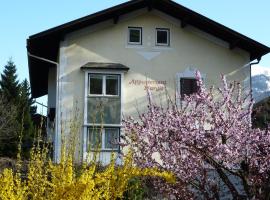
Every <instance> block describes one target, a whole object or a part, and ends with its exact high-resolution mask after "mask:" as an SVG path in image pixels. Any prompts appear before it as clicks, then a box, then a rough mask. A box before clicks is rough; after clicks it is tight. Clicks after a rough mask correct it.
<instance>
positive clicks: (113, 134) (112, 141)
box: [105, 128, 119, 149]
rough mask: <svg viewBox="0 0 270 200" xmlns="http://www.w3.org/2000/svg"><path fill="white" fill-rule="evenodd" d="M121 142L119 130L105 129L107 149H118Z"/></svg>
mask: <svg viewBox="0 0 270 200" xmlns="http://www.w3.org/2000/svg"><path fill="white" fill-rule="evenodd" d="M117 142H119V129H118V128H106V129H105V148H106V149H118V144H116V143H117Z"/></svg>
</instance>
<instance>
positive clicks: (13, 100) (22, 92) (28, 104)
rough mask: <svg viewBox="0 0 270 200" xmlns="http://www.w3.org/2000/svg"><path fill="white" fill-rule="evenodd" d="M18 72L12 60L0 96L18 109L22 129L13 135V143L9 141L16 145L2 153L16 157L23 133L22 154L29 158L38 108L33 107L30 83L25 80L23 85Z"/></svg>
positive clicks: (0, 81)
mask: <svg viewBox="0 0 270 200" xmlns="http://www.w3.org/2000/svg"><path fill="white" fill-rule="evenodd" d="M16 72H17V70H16V66H15V64H14V62H13V61H12V60H11V59H10V60H9V61H8V62H7V64H6V66H5V68H4V71H3V73H2V74H1V80H0V95H1V96H2V97H3V98H4V99H6V101H7V102H8V103H9V104H10V105H14V107H16V112H15V113H14V114H15V119H16V121H17V124H18V127H21V128H19V129H17V131H16V133H13V135H14V137H13V138H12V139H10V140H12V141H9V142H10V143H12V144H14V145H12V146H10V145H9V148H2V150H1V151H3V152H0V153H1V154H2V155H4V156H5V155H6V156H9V157H16V155H17V148H18V142H19V134H21V133H22V153H23V156H26V157H28V155H29V151H30V148H31V146H32V142H33V138H34V128H33V122H32V116H33V115H34V114H35V113H36V107H35V106H33V104H34V101H33V99H32V98H31V96H30V86H29V83H28V81H27V80H26V79H25V80H24V81H23V82H22V83H19V81H18V80H17V74H16ZM7 150H8V151H7ZM10 152H13V153H12V154H11V153H10Z"/></svg>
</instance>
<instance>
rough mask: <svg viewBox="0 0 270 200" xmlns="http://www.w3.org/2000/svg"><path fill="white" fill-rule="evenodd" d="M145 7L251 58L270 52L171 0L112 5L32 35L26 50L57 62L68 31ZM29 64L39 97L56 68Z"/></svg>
mask: <svg viewBox="0 0 270 200" xmlns="http://www.w3.org/2000/svg"><path fill="white" fill-rule="evenodd" d="M142 8H147V9H148V11H151V10H152V9H156V10H159V11H161V12H164V13H165V14H167V15H170V16H172V17H174V18H176V19H178V20H179V24H180V26H181V27H182V28H185V27H186V26H187V25H192V26H194V27H196V28H198V29H200V30H202V31H204V32H206V33H208V34H210V35H213V36H215V37H217V38H220V39H221V40H224V41H226V42H228V43H229V44H230V48H231V49H233V48H235V47H238V48H241V49H244V50H246V51H247V52H249V53H250V58H251V60H254V59H256V58H257V59H258V58H260V57H261V56H263V55H265V54H267V53H268V52H270V48H269V47H267V46H265V45H263V44H261V43H259V42H257V41H255V40H252V39H250V38H248V37H246V36H244V35H242V34H240V33H238V32H236V31H233V30H232V29H229V28H227V27H225V26H223V25H222V24H219V23H217V22H215V21H213V20H211V19H209V18H207V17H205V16H203V15H200V14H198V13H196V12H194V11H192V10H190V9H188V8H186V7H184V6H181V5H179V4H177V3H175V2H173V1H171V0H133V1H129V2H127V3H123V4H120V5H117V6H114V7H111V8H109V9H106V10H103V11H100V12H97V13H94V14H91V15H88V16H86V17H83V18H80V19H77V20H74V21H71V22H68V23H65V24H63V25H60V26H57V27H54V28H52V29H49V30H46V31H43V32H41V33H38V34H35V35H32V36H30V37H29V39H28V40H27V49H28V51H29V52H30V53H31V54H34V55H36V56H40V57H44V58H46V59H49V60H52V61H56V60H57V56H58V50H59V43H60V41H61V40H62V39H63V38H64V36H65V35H66V34H68V33H71V32H74V31H76V30H80V29H82V28H85V27H88V26H91V25H94V24H97V23H100V22H103V21H106V20H112V22H113V23H117V22H118V19H119V17H120V16H122V15H124V14H127V13H130V12H133V11H136V10H138V9H142ZM28 63H29V73H30V83H31V88H32V96H33V97H39V96H42V95H45V94H47V80H48V69H49V67H54V65H53V64H51V63H47V62H45V61H41V60H38V59H37V58H33V57H31V56H28ZM41 72H42V74H43V76H42V77H40V76H38V74H40V73H41Z"/></svg>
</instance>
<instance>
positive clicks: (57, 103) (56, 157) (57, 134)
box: [27, 51, 61, 163]
mask: <svg viewBox="0 0 270 200" xmlns="http://www.w3.org/2000/svg"><path fill="white" fill-rule="evenodd" d="M27 55H28V56H29V57H32V58H35V59H38V60H41V61H44V62H48V63H51V64H54V65H56V67H57V68H56V71H57V84H56V87H57V88H56V123H55V125H56V126H55V138H54V140H55V141H54V151H55V152H54V161H55V162H56V163H59V161H60V155H59V153H60V152H58V149H57V148H56V147H57V145H58V143H59V148H60V146H61V144H60V142H61V140H60V136H59V131H58V129H59V127H58V121H59V114H58V112H59V108H60V107H59V106H60V101H59V100H60V98H59V92H60V90H59V80H60V79H59V77H60V75H59V71H58V70H59V63H58V62H55V61H52V60H49V59H47V58H43V57H40V56H36V55H33V54H31V53H30V52H29V51H27ZM47 127H48V126H47ZM56 143H57V144H56ZM57 154H58V155H57Z"/></svg>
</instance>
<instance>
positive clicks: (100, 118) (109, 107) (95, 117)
mask: <svg viewBox="0 0 270 200" xmlns="http://www.w3.org/2000/svg"><path fill="white" fill-rule="evenodd" d="M120 117H121V102H120V98H119V97H89V98H88V111H87V122H88V123H93V124H120Z"/></svg>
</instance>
